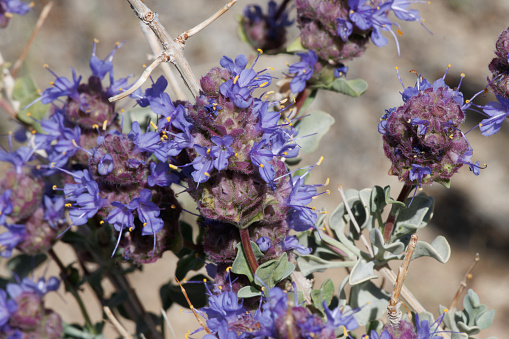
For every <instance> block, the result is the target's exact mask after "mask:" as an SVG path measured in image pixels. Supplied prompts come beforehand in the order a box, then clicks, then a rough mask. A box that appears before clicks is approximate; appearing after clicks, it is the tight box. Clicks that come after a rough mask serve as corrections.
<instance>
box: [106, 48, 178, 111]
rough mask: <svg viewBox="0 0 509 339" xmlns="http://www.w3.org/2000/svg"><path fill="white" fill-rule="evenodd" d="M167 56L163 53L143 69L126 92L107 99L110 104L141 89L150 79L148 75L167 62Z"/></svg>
mask: <svg viewBox="0 0 509 339" xmlns="http://www.w3.org/2000/svg"><path fill="white" fill-rule="evenodd" d="M168 58H169V57H168V56H167V55H166V54H165V53H164V52H163V54H161V55H160V56H159V57H158V58H157V59H155V60H154V62H152V63H151V64H150V65H149V66H148V67H147V68H145V71H143V74H142V75H141V76H140V78H139V79H138V80H137V81H136V82H135V83H134V84H133V85H132V86H131V87H129V89H128V90H126V91H124V92H122V93H120V94H117V95H115V96H112V97H110V98H108V100H109V101H110V102H113V101H117V100H120V99H123V98H125V97H127V96H128V95H129V94H132V93H134V91H136V90H137V89H138V88H140V87H141V85H143V84H144V83H145V81H147V79H148V78H149V77H150V74H151V73H152V71H153V70H154V69H155V68H156V67H157V66H158V65H159V64H160V63H161V62H164V61H167V60H168Z"/></svg>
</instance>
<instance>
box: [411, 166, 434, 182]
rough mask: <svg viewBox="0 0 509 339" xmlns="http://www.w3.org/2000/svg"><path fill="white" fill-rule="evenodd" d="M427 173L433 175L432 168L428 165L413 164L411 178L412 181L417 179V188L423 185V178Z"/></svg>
mask: <svg viewBox="0 0 509 339" xmlns="http://www.w3.org/2000/svg"><path fill="white" fill-rule="evenodd" d="M425 175H431V169H430V168H429V167H428V166H424V167H422V166H421V165H416V164H412V169H411V170H410V173H409V179H410V181H416V185H417V188H420V187H421V180H422V178H423V177H424V176H425Z"/></svg>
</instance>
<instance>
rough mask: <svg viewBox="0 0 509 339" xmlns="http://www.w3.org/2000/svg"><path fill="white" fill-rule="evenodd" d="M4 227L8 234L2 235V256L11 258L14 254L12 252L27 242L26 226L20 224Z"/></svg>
mask: <svg viewBox="0 0 509 339" xmlns="http://www.w3.org/2000/svg"><path fill="white" fill-rule="evenodd" d="M4 226H5V228H7V232H4V233H2V234H0V245H2V246H1V247H2V251H1V252H0V256H1V257H4V258H9V257H10V256H11V254H12V250H13V249H14V248H15V247H16V246H18V244H19V243H21V242H23V241H24V240H25V237H26V228H25V225H18V224H12V225H4Z"/></svg>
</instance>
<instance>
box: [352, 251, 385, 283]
mask: <svg viewBox="0 0 509 339" xmlns="http://www.w3.org/2000/svg"><path fill="white" fill-rule="evenodd" d="M374 267H375V263H374V262H373V261H369V262H366V260H364V259H362V258H359V260H357V263H356V264H355V266H354V267H353V268H352V272H351V273H350V278H349V280H348V282H349V283H350V285H352V286H353V285H357V284H360V283H363V282H365V281H368V280H371V279H376V278H378V276H377V275H376V274H375V273H374V272H373V268H374Z"/></svg>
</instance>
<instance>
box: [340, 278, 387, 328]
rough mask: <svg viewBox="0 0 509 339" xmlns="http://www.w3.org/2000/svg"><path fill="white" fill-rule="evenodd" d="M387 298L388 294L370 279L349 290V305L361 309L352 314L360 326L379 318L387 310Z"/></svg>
mask: <svg viewBox="0 0 509 339" xmlns="http://www.w3.org/2000/svg"><path fill="white" fill-rule="evenodd" d="M389 299H390V295H389V294H388V293H387V292H385V291H383V290H381V289H380V288H378V287H377V286H376V285H375V284H373V283H372V282H371V281H366V282H364V283H362V284H357V285H354V286H352V289H351V290H350V306H351V307H352V308H354V309H355V308H360V309H361V310H360V311H359V312H357V313H355V315H354V316H355V319H357V321H358V322H359V324H360V325H361V326H364V325H366V324H367V323H368V322H370V321H373V320H376V319H380V318H381V317H382V315H383V314H384V313H385V312H386V311H387V305H389Z"/></svg>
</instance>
